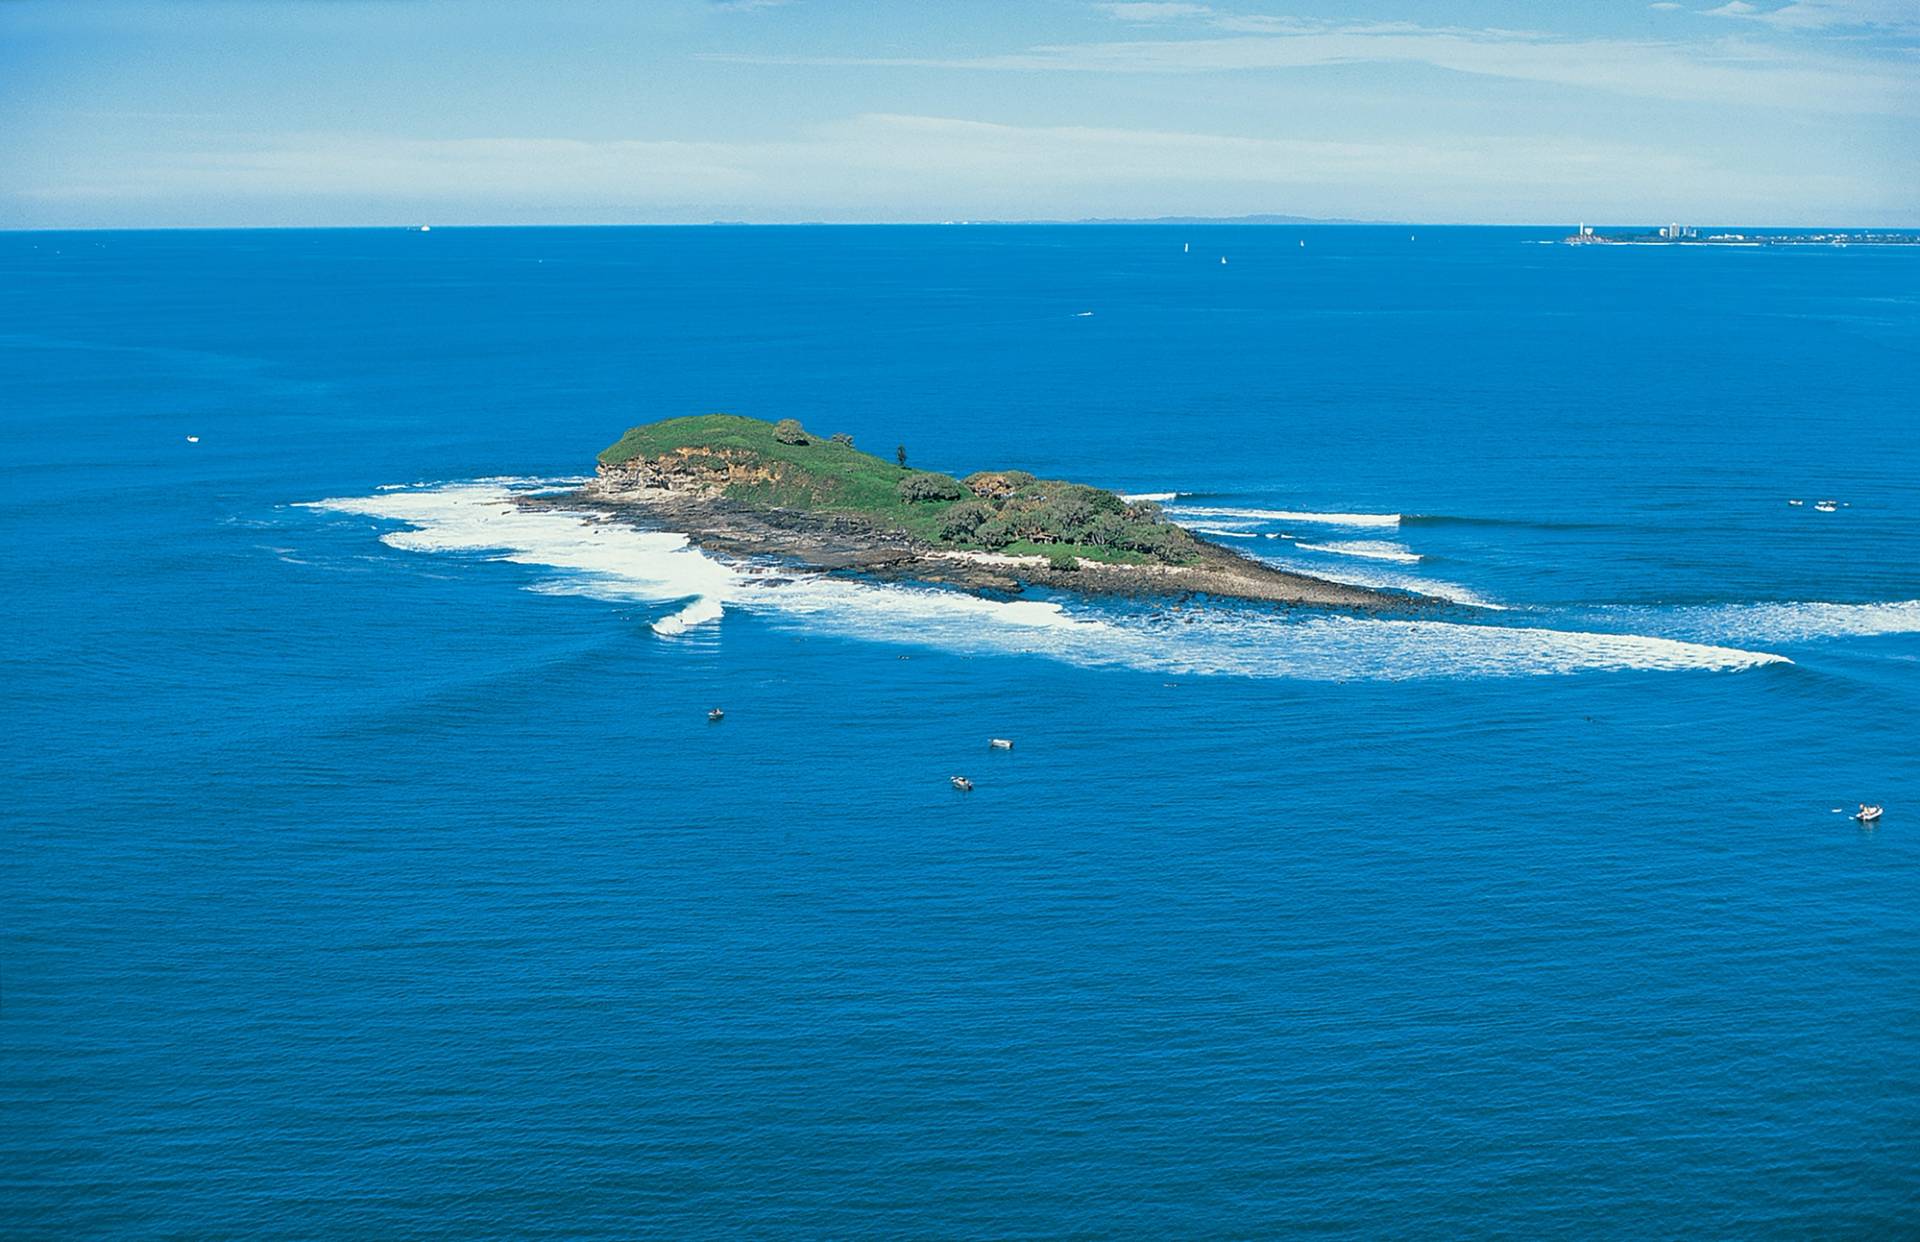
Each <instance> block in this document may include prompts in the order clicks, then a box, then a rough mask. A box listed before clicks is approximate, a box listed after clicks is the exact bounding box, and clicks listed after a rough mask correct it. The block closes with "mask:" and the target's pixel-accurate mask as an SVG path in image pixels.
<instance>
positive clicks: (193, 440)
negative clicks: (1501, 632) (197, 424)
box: [187, 436, 200, 444]
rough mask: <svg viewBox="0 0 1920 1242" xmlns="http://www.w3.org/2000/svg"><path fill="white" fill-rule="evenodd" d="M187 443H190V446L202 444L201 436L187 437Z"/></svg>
mask: <svg viewBox="0 0 1920 1242" xmlns="http://www.w3.org/2000/svg"><path fill="white" fill-rule="evenodd" d="M187 443H188V444H198V443H200V437H199V436H188V437H187Z"/></svg>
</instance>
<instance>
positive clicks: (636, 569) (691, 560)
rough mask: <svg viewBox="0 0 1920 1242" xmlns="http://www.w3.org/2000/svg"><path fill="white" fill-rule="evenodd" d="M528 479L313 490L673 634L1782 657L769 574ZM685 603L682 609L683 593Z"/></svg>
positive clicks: (1121, 659) (1697, 662)
mask: <svg viewBox="0 0 1920 1242" xmlns="http://www.w3.org/2000/svg"><path fill="white" fill-rule="evenodd" d="M514 490H515V487H514V486H510V485H506V484H478V483H464V484H450V485H446V486H441V487H435V488H429V489H426V490H417V491H394V492H384V493H380V494H376V495H373V496H365V497H355V498H346V499H331V500H321V501H314V502H311V503H310V504H309V505H308V506H306V507H309V508H312V509H316V510H320V511H324V512H329V513H337V514H352V515H357V516H363V517H370V518H378V519H382V520H387V521H394V522H400V523H404V524H405V526H406V529H403V530H396V531H389V532H387V533H386V534H383V535H382V536H380V538H381V539H382V541H383V542H385V543H386V544H388V545H389V546H390V547H394V548H399V549H404V550H407V551H415V552H455V553H460V552H464V553H478V554H485V555H486V556H487V558H488V559H491V560H501V561H510V562H513V563H516V564H522V565H534V566H542V567H545V568H549V569H551V570H553V571H554V572H555V577H553V578H551V579H548V580H546V581H543V582H539V583H536V584H533V587H532V589H535V590H541V591H546V592H556V593H569V594H582V595H591V596H595V597H599V598H605V599H612V600H620V601H623V602H640V603H656V604H659V605H662V606H663V611H662V614H661V615H660V616H659V617H657V618H656V619H655V620H654V621H653V623H652V630H653V632H655V633H657V634H660V635H663V636H671V635H677V634H681V633H685V632H686V631H687V630H688V629H689V628H691V627H694V626H699V625H703V624H712V623H714V622H716V621H719V620H720V619H721V618H722V617H723V616H724V615H725V613H726V612H727V611H729V610H732V609H741V610H745V611H749V612H751V613H752V614H754V615H755V616H756V617H760V618H763V619H765V620H766V621H767V622H768V623H769V624H772V625H776V626H781V627H797V628H801V629H804V630H806V631H808V632H818V633H830V634H836V635H842V636H846V637H850V638H856V639H861V640H868V641H875V642H893V643H902V644H910V645H916V646H933V647H936V648H940V649H943V650H948V651H955V652H961V653H966V654H975V653H978V654H1025V655H1038V656H1044V657H1047V658H1050V659H1056V660H1061V661H1064V662H1067V663H1070V664H1076V665H1082V666H1087V667H1118V668H1131V669H1139V670H1145V671H1153V672H1160V673H1180V674H1218V675H1234V676H1247V677H1292V678H1301V679H1311V680H1347V679H1357V678H1374V679H1402V678H1431V677H1499V676H1524V675H1541V674H1556V673H1577V672H1588V671H1596V670H1633V669H1643V670H1667V669H1708V670H1732V669H1744V668H1752V667H1755V666H1758V665H1763V664H1774V663H1781V662H1783V661H1782V659H1781V657H1779V656H1776V655H1770V654H1767V653H1765V652H1757V651H1746V650H1740V649H1736V648H1733V647H1724V646H1714V645H1708V644H1702V643H1694V642H1686V641H1681V640H1678V639H1673V638H1656V637H1647V636H1642V635H1635V634H1603V633H1586V632H1580V631H1570V630H1554V629H1545V628H1521V627H1513V626H1497V625H1468V624H1462V623H1458V622H1451V621H1425V620H1388V619H1381V618H1373V617H1351V616H1344V615H1319V616H1307V617H1300V616H1294V617H1284V616H1279V615H1275V614H1272V613H1269V612H1265V611H1259V610H1249V609H1237V608H1218V609H1192V610H1184V611H1182V612H1178V613H1175V612H1171V611H1159V612H1152V613H1147V614H1144V615H1136V614H1130V613H1129V614H1124V615H1123V614H1118V613H1112V612H1104V613H1103V612H1102V611H1101V610H1100V609H1099V607H1098V606H1097V605H1093V606H1082V605H1079V604H1076V605H1074V606H1073V607H1072V608H1071V609H1070V608H1069V607H1067V606H1065V605H1062V604H1060V603H1056V602H1052V601H1042V600H1016V601H1012V602H1006V601H1000V600H990V599H982V598H979V597H977V596H973V595H968V594H964V593H961V592H957V591H950V590H943V589H939V588H935V587H921V586H904V585H893V584H885V583H876V582H868V581H861V580H853V579H844V578H836V577H830V576H827V575H823V574H812V573H795V574H769V573H763V572H753V571H750V570H747V569H744V568H736V567H734V566H731V565H727V564H724V563H722V562H720V561H717V560H714V559H712V558H710V557H708V556H705V555H703V554H702V553H700V552H699V551H698V550H697V549H695V548H693V547H692V546H690V545H689V544H688V542H687V540H686V538H685V537H684V536H681V535H676V534H666V533H659V532H649V531H641V530H635V529H633V528H631V527H628V526H624V525H620V524H616V523H612V522H608V521H606V520H605V519H604V518H603V517H601V516H600V515H596V514H593V513H590V512H564V511H553V510H547V511H540V510H527V509H523V508H520V507H519V506H517V505H515V504H513V503H512V494H513V491H514ZM675 605H677V607H674V606H675Z"/></svg>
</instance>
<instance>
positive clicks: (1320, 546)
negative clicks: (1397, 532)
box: [1293, 539, 1420, 565]
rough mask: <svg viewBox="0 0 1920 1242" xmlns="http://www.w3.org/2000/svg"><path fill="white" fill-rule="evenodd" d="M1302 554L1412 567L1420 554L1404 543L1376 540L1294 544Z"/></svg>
mask: <svg viewBox="0 0 1920 1242" xmlns="http://www.w3.org/2000/svg"><path fill="white" fill-rule="evenodd" d="M1293 546H1294V547H1296V548H1299V549H1300V550H1301V551H1303V552H1325V553H1328V554H1330V555H1332V556H1357V557H1359V558H1360V559H1361V560H1363V561H1399V562H1400V563H1402V564H1405V565H1412V564H1414V563H1416V562H1418V561H1419V560H1420V554H1419V553H1418V552H1415V551H1414V550H1413V549H1412V548H1409V547H1408V546H1407V545H1405V544H1404V543H1388V542H1385V541H1384V540H1376V539H1348V540H1341V541H1337V542H1334V543H1295V544H1294V545H1293Z"/></svg>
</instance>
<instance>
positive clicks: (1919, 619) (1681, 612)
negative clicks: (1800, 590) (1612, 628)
mask: <svg viewBox="0 0 1920 1242" xmlns="http://www.w3.org/2000/svg"><path fill="white" fill-rule="evenodd" d="M1609 612H1611V613H1614V614H1616V615H1617V614H1626V615H1627V616H1628V617H1629V618H1630V620H1631V622H1632V623H1633V624H1636V625H1641V626H1648V627H1653V628H1658V629H1661V630H1664V631H1666V632H1667V633H1670V634H1677V635H1680V636H1683V637H1686V638H1702V639H1707V640H1711V641H1722V642H1763V643H1794V642H1811V641H1814V640H1816V639H1822V638H1867V637H1873V636H1875V635H1879V634H1920V599H1909V600H1898V601H1894V602H1890V603H1881V604H1831V603H1821V602H1818V601H1807V602H1800V603H1778V604H1704V605H1697V606H1683V607H1678V608H1623V609H1614V610H1609Z"/></svg>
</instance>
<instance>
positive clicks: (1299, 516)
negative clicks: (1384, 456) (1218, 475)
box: [1169, 505, 1400, 527]
mask: <svg viewBox="0 0 1920 1242" xmlns="http://www.w3.org/2000/svg"><path fill="white" fill-rule="evenodd" d="M1169 516H1171V517H1172V518H1173V519H1174V520H1175V521H1179V520H1180V519H1182V518H1185V517H1201V518H1251V519H1253V520H1255V521H1259V522H1302V523H1308V524H1311V525H1316V526H1356V527H1358V526H1369V527H1370V526H1398V525H1400V515H1399V514H1398V513H1302V512H1299V511H1296V510H1293V509H1236V508H1223V507H1220V506H1216V505H1178V506H1176V507H1175V511H1174V512H1173V513H1171V514H1170V515H1169Z"/></svg>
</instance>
